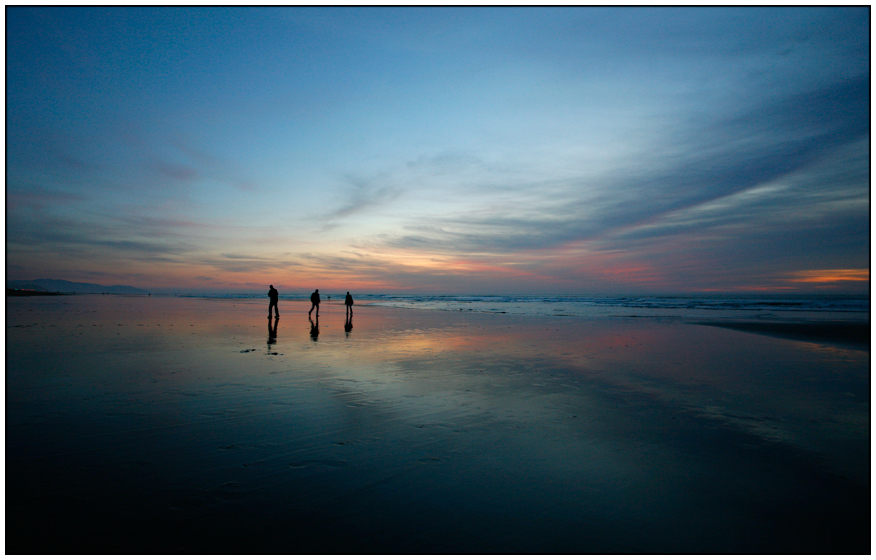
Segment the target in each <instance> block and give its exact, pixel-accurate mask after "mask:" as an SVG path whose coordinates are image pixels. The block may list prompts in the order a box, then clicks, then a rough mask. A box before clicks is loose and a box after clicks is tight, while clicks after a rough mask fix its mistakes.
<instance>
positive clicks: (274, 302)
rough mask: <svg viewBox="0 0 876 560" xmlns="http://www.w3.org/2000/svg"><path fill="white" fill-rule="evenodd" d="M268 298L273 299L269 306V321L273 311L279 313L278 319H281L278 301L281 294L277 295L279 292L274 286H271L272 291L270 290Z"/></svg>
mask: <svg viewBox="0 0 876 560" xmlns="http://www.w3.org/2000/svg"><path fill="white" fill-rule="evenodd" d="M268 297H269V298H271V303H269V304H268V319H270V318H271V311H274V312H276V313H277V319H279V318H280V310H279V309H278V308H277V300H279V299H280V294H278V293H277V290H275V289H274V285H273V284H271V289H270V290H268Z"/></svg>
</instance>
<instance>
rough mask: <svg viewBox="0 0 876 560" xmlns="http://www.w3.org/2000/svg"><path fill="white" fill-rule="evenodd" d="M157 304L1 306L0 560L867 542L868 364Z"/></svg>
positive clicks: (750, 348) (738, 345) (834, 352)
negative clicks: (3, 441)
mask: <svg viewBox="0 0 876 560" xmlns="http://www.w3.org/2000/svg"><path fill="white" fill-rule="evenodd" d="M22 299H24V298H22ZM27 299H28V300H33V299H35V298H27ZM59 299H63V300H66V302H65V303H62V302H60V301H56V300H59ZM168 299H170V298H151V301H148V302H147V301H146V300H145V299H143V300H140V299H136V298H130V299H121V298H119V299H114V300H113V302H112V305H110V304H109V303H107V302H106V300H100V299H98V298H81V299H80V298H70V297H67V298H55V299H53V303H40V302H28V304H21V305H19V304H18V303H17V302H11V303H9V302H8V306H7V465H6V466H7V476H8V477H11V478H10V479H11V480H15V481H16V484H15V485H14V486H10V487H8V488H7V508H10V511H15V512H16V515H15V516H8V519H7V529H8V530H7V535H8V537H7V546H8V550H9V551H10V552H11V553H16V552H34V553H37V552H42V553H59V552H66V553H75V552H83V553H85V552H88V553H92V552H106V553H117V552H131V553H133V552H140V553H181V552H182V553H204V554H209V553H254V554H255V553H290V552H292V553H375V554H377V553H398V554H402V553H498V554H501V553H570V554H571V553H752V554H753V553H819V552H820V553H831V552H864V551H867V550H868V549H869V353H868V352H865V351H861V350H855V349H852V348H840V347H834V346H830V345H825V344H813V343H811V342H798V341H794V340H788V339H777V338H773V337H767V336H761V335H759V334H756V333H750V332H742V331H736V330H729V329H717V328H712V327H707V326H702V325H694V324H685V323H682V322H678V321H669V320H665V319H657V320H654V319H618V320H606V319H597V320H578V319H574V318H567V317H563V318H555V317H510V316H501V317H499V316H491V315H486V314H465V313H449V312H425V311H416V310H393V309H380V308H369V307H364V306H363V307H360V308H358V311H357V314H356V318H357V321H356V331H355V336H350V329H348V325H349V326H350V327H351V326H352V325H351V319H350V320H348V318H347V317H346V316H344V319H345V321H344V328H343V331H342V330H341V328H340V326H341V323H340V318H341V316H342V315H341V312H342V307H341V306H340V305H335V306H332V305H330V304H324V305H323V306H322V307H323V309H322V310H321V313H320V315H321V317H320V316H317V317H315V319H316V320H315V321H314V320H313V319H311V325H310V329H309V332H306V331H305V329H303V328H299V327H295V328H292V327H286V328H283V327H280V328H283V332H282V333H280V336H279V337H278V336H277V335H278V333H277V322H276V321H275V322H274V323H273V325H272V324H271V323H269V327H268V347H269V350H270V349H271V348H272V347H274V346H273V345H276V344H277V340H278V338H279V339H281V340H282V352H280V353H273V352H270V351H269V352H268V353H265V354H263V353H260V352H246V353H244V352H242V350H248V349H250V348H253V347H255V346H258V345H259V344H260V343H261V341H262V340H264V339H263V338H262V337H263V336H264V334H263V333H264V330H263V329H264V323H263V322H262V321H264V314H263V304H262V303H259V304H258V305H247V304H245V303H240V302H237V303H233V302H217V301H200V300H195V301H187V300H173V301H171V302H170V303H171V304H168V302H167V300H168ZM308 305H309V304H308ZM306 311H307V306H306V305H305V304H304V303H303V302H302V303H301V304H300V306H299V307H298V308H296V307H295V305H294V302H290V303H289V304H288V305H287V306H286V307H284V316H288V314H289V313H292V314H293V317H294V316H295V315H296V314H298V316H299V317H300V316H302V315H304V314H305V312H306ZM320 318H322V319H323V325H322V326H320V325H319V323H318V321H319V319H320ZM287 320H288V319H287ZM296 320H298V319H296ZM300 326H303V325H300ZM342 333H343V334H342ZM317 338H318V342H319V344H314V343H315V342H316V341H317ZM131 504H136V507H132V506H131ZM765 520H769V523H767V522H765ZM94 527H101V528H102V532H101V533H97V532H95V531H94V529H93V528H94Z"/></svg>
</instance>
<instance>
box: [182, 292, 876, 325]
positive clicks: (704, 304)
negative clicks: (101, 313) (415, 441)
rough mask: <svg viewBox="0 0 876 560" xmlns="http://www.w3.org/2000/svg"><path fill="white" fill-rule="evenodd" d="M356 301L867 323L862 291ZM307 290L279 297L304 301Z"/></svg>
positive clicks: (337, 299)
mask: <svg viewBox="0 0 876 560" xmlns="http://www.w3.org/2000/svg"><path fill="white" fill-rule="evenodd" d="M174 295H175V296H178V297H199V298H211V299H212V298H218V299H265V300H266V301H267V295H266V293H265V294H255V293H230V292H228V293H212V294H208V293H189V294H174ZM321 296H322V302H323V303H324V304H331V303H337V304H342V303H343V301H344V296H345V294H344V293H325V294H321ZM353 297H354V298H355V300H356V305H373V306H382V307H394V308H408V309H429V310H439V311H454V312H472V313H499V314H501V313H506V314H513V315H541V316H555V317H562V316H569V317H666V318H671V317H679V318H684V319H698V318H702V319H745V320H783V321H786V320H792V321H793V320H846V321H855V322H859V321H869V316H870V299H869V296H866V295H855V296H848V295H787V294H770V295H764V294H756V295H751V294H743V295H738V294H732V295H728V294H721V295H717V294H715V295H713V294H706V295H702V294H697V295H647V296H643V295H631V296H582V295H434V294H389V293H376V294H353ZM309 298H310V294H309V293H293V294H282V293H281V295H280V301H284V300H285V301H307V300H309Z"/></svg>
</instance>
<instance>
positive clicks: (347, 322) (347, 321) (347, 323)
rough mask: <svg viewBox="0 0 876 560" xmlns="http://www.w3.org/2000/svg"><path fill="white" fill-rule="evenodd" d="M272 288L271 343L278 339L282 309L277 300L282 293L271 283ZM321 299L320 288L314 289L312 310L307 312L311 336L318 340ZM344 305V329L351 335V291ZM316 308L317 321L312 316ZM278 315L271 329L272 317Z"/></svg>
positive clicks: (269, 316)
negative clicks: (278, 321) (278, 325)
mask: <svg viewBox="0 0 876 560" xmlns="http://www.w3.org/2000/svg"><path fill="white" fill-rule="evenodd" d="M270 288H271V289H270V290H268V298H269V300H270V303H269V304H268V329H269V331H270V332H269V336H268V338H269V340H268V343H269V344H270V343H271V342H272V340H270V339H273V340H276V337H277V334H276V333H277V323H276V321H277V319H279V318H280V310H279V308H278V307H277V302H278V301H279V299H280V294H279V293H278V292H277V290H276V289H275V288H274V285H273V284H271V287H270ZM320 301H321V299H320V297H319V290H314V292H313V293H312V294H310V304H311V305H310V311H308V312H307V317H308V318H309V319H310V326H311V328H310V336H311V338H313V340H316V337H317V336H319V303H320ZM344 305H345V306H346V308H347V311H346V314H345V318H344V331H345V332H346V333H347V334H348V335H349V334H350V331H351V330H353V296H351V295H350V292H347V297H346V298H344ZM314 309H316V323H314V322H313V319H312V318H311V316H312V314H313V310H314ZM273 317H276V319H275V320H274V325H273V329H272V330H271V323H270V320H271V318H273Z"/></svg>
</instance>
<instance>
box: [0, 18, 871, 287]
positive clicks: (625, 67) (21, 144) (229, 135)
mask: <svg viewBox="0 0 876 560" xmlns="http://www.w3.org/2000/svg"><path fill="white" fill-rule="evenodd" d="M869 19H870V8H869V6H858V7H855V6H852V7H843V8H830V7H792V8H788V7H714V8H711V7H699V8H687V7H674V8H673V7H638V8H631V7H601V8H597V7H586V6H584V7H568V8H559V7H554V8H535V7H504V8H491V7H486V8H475V7H456V8H449V7H432V8H426V7H409V8H390V7H373V8H350V7H347V8H340V7H334V8H333V7H321V8H320V7H309V8H305V7H259V8H245V7H236V8H235V7H186V8H182V7H139V8H127V7H122V8H119V7H116V8H106V7H9V6H7V7H6V231H5V233H6V276H7V279H8V280H13V279H14V280H28V279H36V278H60V279H65V280H71V281H79V282H90V283H98V284H105V285H111V284H126V285H133V286H137V287H141V288H148V289H152V290H162V289H163V290H176V291H202V292H210V291H250V290H265V291H266V289H267V286H268V284H273V285H275V286H276V287H277V288H278V290H280V293H281V295H282V293H283V291H286V292H291V291H310V290H312V289H314V288H320V289H321V290H323V291H331V290H338V291H345V290H350V291H352V292H353V293H391V292H398V293H404V292H425V293H448V294H450V293H462V294H506V293H515V294H523V293H548V294H549V293H555V294H560V293H561V294H617V293H691V292H697V293H698V292H704V293H705V292H779V293H813V292H816V293H822V292H823V293H869V266H870V260H869V255H870V249H869V246H870V209H869V206H870V192H869V181H870V141H869V138H870V70H869V68H870V39H869V36H870V22H869Z"/></svg>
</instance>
